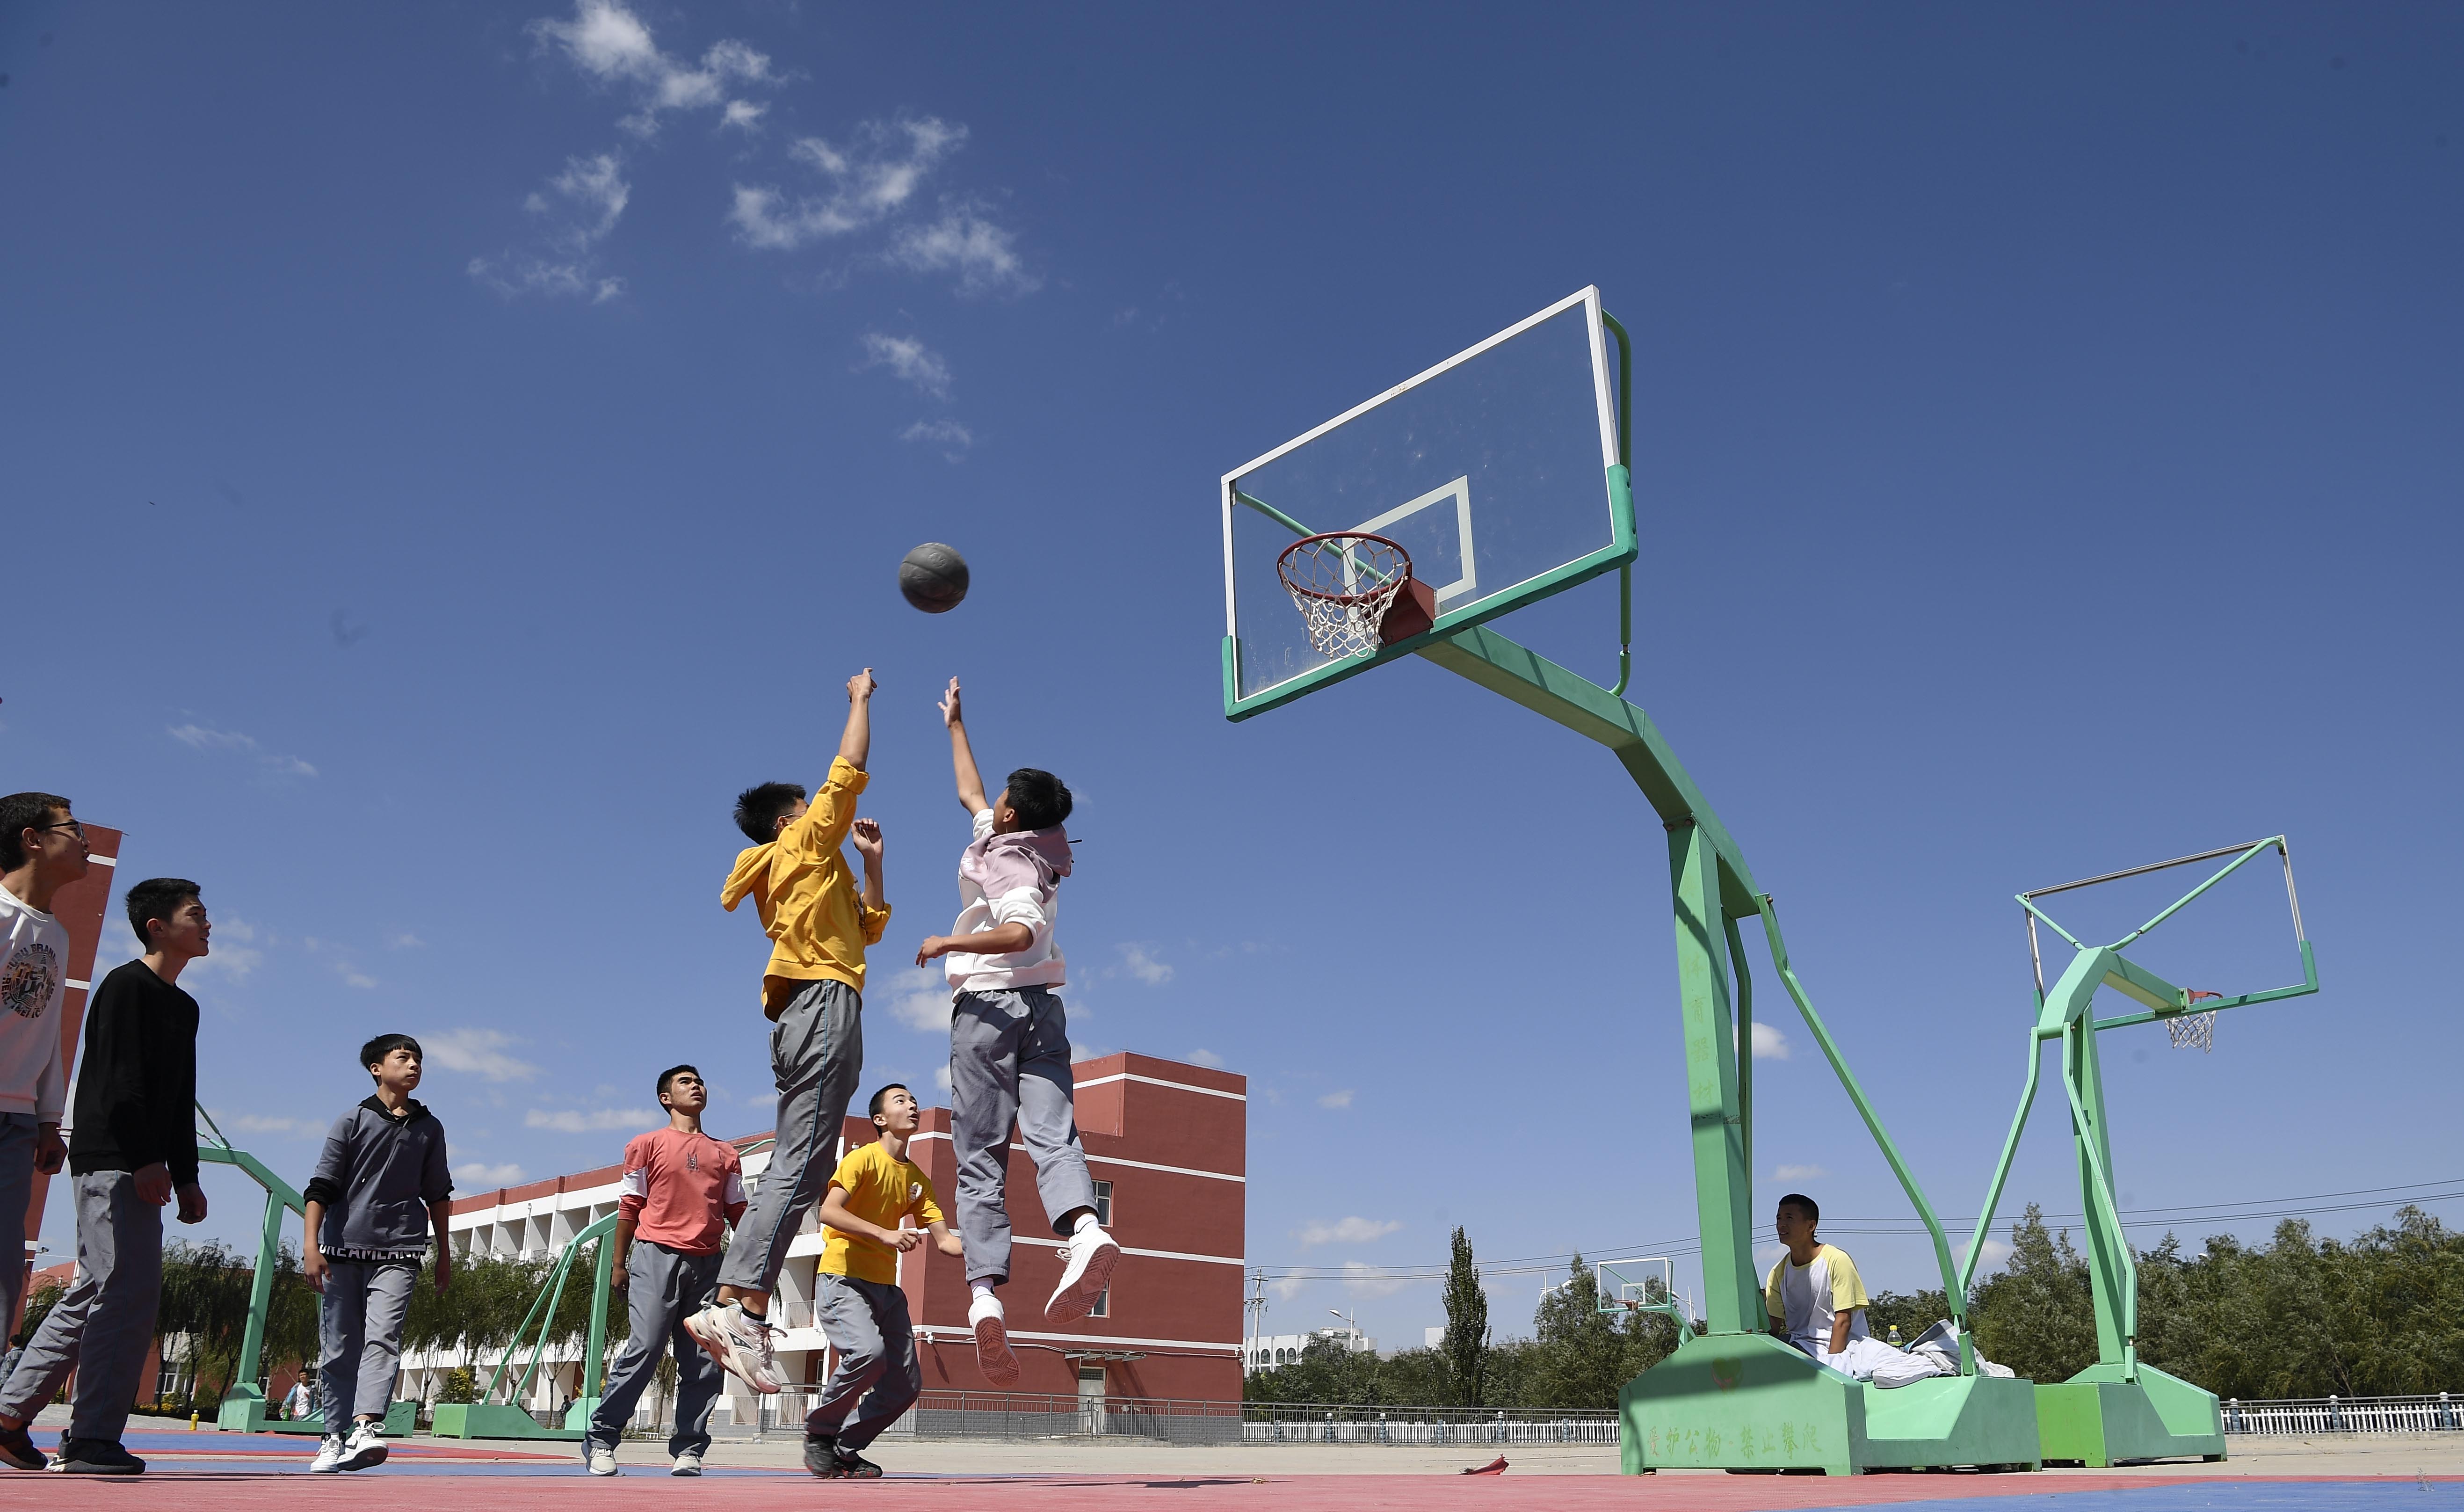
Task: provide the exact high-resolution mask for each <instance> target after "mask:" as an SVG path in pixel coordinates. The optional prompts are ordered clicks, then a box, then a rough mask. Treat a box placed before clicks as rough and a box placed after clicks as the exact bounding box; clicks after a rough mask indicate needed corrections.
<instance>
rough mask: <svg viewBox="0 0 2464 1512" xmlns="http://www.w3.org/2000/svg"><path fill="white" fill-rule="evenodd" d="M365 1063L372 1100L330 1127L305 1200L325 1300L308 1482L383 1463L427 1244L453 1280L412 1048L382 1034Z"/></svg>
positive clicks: (446, 1181) (444, 1175)
mask: <svg viewBox="0 0 2464 1512" xmlns="http://www.w3.org/2000/svg"><path fill="white" fill-rule="evenodd" d="M360 1063H361V1064H362V1065H364V1066H366V1067H367V1068H368V1075H369V1076H370V1077H373V1078H375V1079H376V1084H377V1090H376V1094H375V1095H374V1096H373V1097H370V1098H369V1099H368V1100H367V1101H364V1102H362V1103H361V1104H360V1105H359V1106H357V1107H355V1108H353V1109H351V1111H349V1112H348V1113H345V1114H343V1115H342V1116H341V1118H339V1119H336V1120H335V1121H334V1127H333V1130H332V1132H330V1133H328V1134H327V1135H326V1136H325V1151H324V1153H323V1154H322V1155H320V1156H319V1157H318V1160H317V1174H316V1175H314V1176H312V1177H310V1178H309V1181H308V1190H307V1191H306V1192H305V1193H304V1195H305V1196H306V1197H307V1199H308V1211H307V1214H306V1216H307V1219H308V1222H307V1229H308V1235H309V1243H308V1245H307V1254H306V1255H305V1256H302V1258H301V1261H300V1270H301V1271H302V1272H304V1273H305V1274H306V1276H307V1279H308V1284H309V1285H311V1286H314V1287H315V1288H317V1290H318V1291H319V1293H321V1294H323V1300H322V1303H321V1305H320V1306H319V1309H318V1313H319V1333H320V1336H321V1345H322V1348H321V1352H320V1355H319V1360H318V1364H317V1380H318V1384H319V1390H320V1395H321V1396H322V1397H323V1399H324V1404H323V1405H324V1411H325V1438H324V1442H323V1443H322V1444H320V1445H319V1446H318V1450H317V1458H316V1460H315V1462H314V1463H312V1464H311V1465H309V1467H308V1470H309V1473H310V1474H312V1475H332V1474H334V1473H335V1472H337V1471H342V1470H363V1469H365V1468H367V1467H368V1466H370V1465H376V1464H383V1463H384V1462H385V1435H384V1433H383V1431H382V1428H383V1424H384V1422H385V1409H386V1408H387V1407H388V1406H389V1405H391V1403H392V1399H393V1383H394V1377H395V1376H396V1375H397V1374H398V1373H399V1372H400V1368H401V1364H402V1322H403V1317H404V1315H405V1314H406V1313H407V1312H408V1311H409V1310H410V1288H411V1286H412V1284H413V1283H415V1282H416V1281H417V1280H418V1279H419V1262H420V1261H421V1260H422V1259H423V1258H425V1257H426V1256H427V1255H428V1245H429V1236H430V1235H431V1234H433V1235H434V1238H435V1241H436V1289H437V1290H438V1291H439V1292H442V1291H444V1290H445V1287H446V1284H447V1282H448V1281H450V1280H451V1279H452V1272H453V1256H452V1252H451V1250H450V1249H448V1248H447V1246H446V1242H445V1223H446V1219H447V1218H448V1217H449V1216H450V1215H451V1212H452V1211H453V1209H452V1198H453V1177H452V1175H451V1172H450V1171H449V1170H448V1168H447V1166H446V1155H445V1125H443V1124H442V1123H437V1122H436V1115H434V1114H432V1113H430V1112H429V1111H428V1108H427V1106H426V1105H425V1104H423V1103H420V1102H416V1101H412V1099H411V1096H410V1094H411V1089H412V1088H414V1087H416V1086H418V1085H419V1073H420V1050H419V1041H418V1040H416V1039H413V1038H411V1037H410V1036H409V1035H408V1034H379V1035H378V1036H377V1037H376V1038H374V1039H371V1040H369V1041H368V1042H367V1043H366V1044H364V1045H363V1046H361V1047H360Z"/></svg>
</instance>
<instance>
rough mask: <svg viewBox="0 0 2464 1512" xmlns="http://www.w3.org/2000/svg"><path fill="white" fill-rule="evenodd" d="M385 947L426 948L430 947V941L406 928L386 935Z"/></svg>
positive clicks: (395, 948) (389, 948) (403, 948)
mask: <svg viewBox="0 0 2464 1512" xmlns="http://www.w3.org/2000/svg"><path fill="white" fill-rule="evenodd" d="M385 948H386V949H388V950H424V949H426V948H428V942H427V941H425V940H422V939H421V938H419V936H417V935H415V934H412V933H411V932H410V931H409V930H407V929H405V930H401V931H399V932H397V933H394V934H389V935H387V936H385Z"/></svg>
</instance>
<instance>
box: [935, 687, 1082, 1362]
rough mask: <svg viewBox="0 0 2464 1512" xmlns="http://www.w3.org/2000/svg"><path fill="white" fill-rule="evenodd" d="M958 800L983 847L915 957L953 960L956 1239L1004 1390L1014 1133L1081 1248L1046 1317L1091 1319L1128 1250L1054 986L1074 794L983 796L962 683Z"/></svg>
mask: <svg viewBox="0 0 2464 1512" xmlns="http://www.w3.org/2000/svg"><path fill="white" fill-rule="evenodd" d="M941 723H943V724H945V725H947V726H948V727H949V731H950V762H951V766H952V767H953V768H954V769H955V771H956V773H957V783H958V802H959V803H960V804H961V805H962V806H964V807H965V809H966V811H967V812H968V813H970V814H972V815H973V816H974V818H975V837H974V838H973V840H971V841H970V842H969V843H968V846H967V848H966V850H965V851H964V852H962V853H960V855H959V856H958V901H959V910H958V922H957V923H956V924H955V925H953V926H952V928H953V929H954V931H955V932H954V933H952V934H947V935H935V936H933V937H932V938H931V939H929V940H926V941H925V942H924V944H923V945H922V946H921V947H920V948H919V949H917V950H916V952H915V964H916V965H917V966H922V965H924V964H925V963H926V962H928V961H931V960H933V959H935V957H939V956H947V957H949V967H948V970H949V979H950V986H951V987H952V988H954V989H956V996H955V997H954V998H953V999H952V1002H951V1007H950V1125H951V1138H952V1141H953V1143H954V1144H955V1145H956V1146H957V1148H956V1153H957V1162H958V1233H959V1235H960V1237H961V1238H962V1239H964V1241H965V1244H966V1256H967V1285H968V1288H969V1290H970V1291H971V1292H972V1294H973V1295H972V1296H971V1298H970V1299H969V1301H968V1303H967V1325H968V1326H969V1327H970V1328H972V1329H974V1330H975V1335H976V1363H977V1364H978V1365H979V1366H980V1367H982V1369H983V1372H984V1378H985V1379H986V1380H988V1381H990V1382H991V1383H992V1384H993V1385H994V1386H997V1387H1009V1386H1014V1385H1016V1384H1017V1382H1018V1375H1019V1369H1018V1356H1017V1355H1015V1354H1014V1353H1012V1352H1011V1350H1010V1346H1009V1327H1008V1323H1007V1321H1006V1320H1005V1318H1004V1317H1003V1315H1002V1312H1001V1298H1000V1297H999V1296H998V1295H997V1294H996V1293H995V1292H994V1290H993V1289H994V1288H995V1287H997V1286H1000V1285H1001V1283H1003V1282H1004V1281H1007V1280H1008V1279H1009V1234H1010V1230H1009V1208H1008V1201H1007V1191H1008V1180H1009V1131H1010V1123H1011V1121H1012V1120H1013V1119H1015V1120H1016V1121H1017V1123H1018V1129H1019V1132H1020V1134H1021V1135H1022V1136H1023V1138H1024V1140H1025V1143H1026V1148H1027V1153H1028V1154H1029V1155H1031V1156H1032V1157H1033V1158H1034V1160H1035V1187H1036V1191H1037V1194H1038V1195H1040V1196H1041V1197H1042V1198H1043V1199H1044V1211H1045V1212H1047V1213H1049V1214H1051V1215H1052V1229H1053V1232H1054V1233H1055V1234H1061V1235H1063V1236H1065V1237H1067V1239H1068V1241H1069V1248H1068V1260H1067V1265H1066V1266H1065V1267H1064V1269H1063V1271H1062V1276H1061V1284H1060V1286H1059V1287H1058V1288H1056V1289H1055V1290H1054V1291H1053V1293H1052V1298H1051V1300H1050V1301H1047V1302H1045V1306H1044V1310H1045V1316H1046V1317H1049V1318H1052V1319H1054V1320H1056V1321H1060V1322H1067V1321H1068V1320H1070V1319H1075V1318H1084V1317H1086V1316H1087V1314H1088V1313H1089V1312H1090V1311H1092V1310H1093V1309H1094V1306H1095V1301H1096V1299H1097V1298H1099V1297H1101V1296H1103V1294H1104V1289H1105V1287H1107V1286H1109V1285H1111V1279H1112V1267H1113V1265H1114V1264H1115V1263H1116V1262H1118V1260H1119V1259H1120V1257H1121V1247H1120V1246H1119V1245H1118V1244H1115V1243H1114V1242H1112V1237H1111V1234H1106V1233H1105V1232H1104V1231H1103V1229H1102V1228H1101V1227H1100V1226H1098V1225H1097V1223H1096V1222H1095V1184H1094V1182H1093V1180H1092V1179H1091V1178H1089V1176H1088V1174H1087V1153H1086V1151H1085V1150H1084V1149H1083V1148H1082V1147H1080V1145H1079V1143H1078V1120H1077V1116H1076V1111H1075V1108H1074V1105H1073V1103H1072V1101H1071V1099H1072V1093H1073V1084H1072V1081H1071V1079H1070V1073H1069V1025H1068V1021H1067V1018H1066V1017H1065V1016H1064V1014H1063V1012H1062V1007H1061V999H1060V998H1058V997H1056V996H1054V995H1053V991H1052V989H1054V988H1057V987H1060V986H1061V985H1062V984H1063V980H1064V978H1065V976H1066V974H1067V972H1066V968H1065V965H1064V963H1063V961H1062V958H1061V947H1060V946H1059V945H1056V944H1054V942H1053V938H1052V927H1053V920H1054V917H1055V916H1056V914H1057V913H1058V912H1059V908H1060V901H1061V899H1060V889H1061V878H1065V877H1067V876H1068V875H1069V838H1068V836H1067V834H1064V833H1063V832H1062V828H1061V825H1062V821H1064V820H1066V819H1067V818H1068V817H1069V810H1070V798H1069V789H1067V788H1066V787H1063V786H1062V783H1061V779H1060V778H1058V777H1055V776H1053V775H1052V774H1051V773H1050V772H1048V771H1038V770H1037V769H1035V768H1034V767H1020V768H1019V769H1018V770H1016V771H1014V772H1011V773H1010V774H1009V781H1008V783H1007V785H1006V786H1004V787H1003V788H1002V789H1001V795H1000V796H999V797H997V798H995V799H993V800H992V801H990V802H986V801H985V799H984V781H983V778H982V776H981V775H980V774H979V773H978V772H977V770H976V756H975V751H974V749H973V748H972V747H971V746H970V745H968V744H967V726H966V723H965V721H964V720H963V719H962V718H961V717H960V712H959V707H958V679H957V678H951V679H950V691H949V693H948V694H947V695H946V696H945V697H944V698H943V699H942V700H941Z"/></svg>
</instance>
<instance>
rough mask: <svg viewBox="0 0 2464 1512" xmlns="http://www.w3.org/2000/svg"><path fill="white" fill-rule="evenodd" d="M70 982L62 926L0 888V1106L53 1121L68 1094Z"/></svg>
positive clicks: (66, 936) (5, 1110) (0, 1109)
mask: <svg viewBox="0 0 2464 1512" xmlns="http://www.w3.org/2000/svg"><path fill="white" fill-rule="evenodd" d="M68 982H69V932H68V928H67V926H65V925H64V924H62V923H60V922H59V921H58V920H57V919H55V918H53V917H52V916H51V915H50V914H47V913H45V912H43V911H42V910H41V909H39V908H35V907H33V906H31V905H30V904H28V903H27V902H26V901H25V900H24V899H21V898H19V897H18V896H17V895H16V894H14V893H12V892H11V891H9V889H7V888H5V887H0V1113H27V1114H32V1115H33V1117H35V1118H36V1119H38V1120H40V1121H41V1122H43V1123H58V1122H59V1119H60V1112H61V1109H62V1108H63V1107H64V1106H65V1105H66V1103H67V1101H68V1098H67V1087H66V1082H65V1079H64V1078H62V1077H61V1076H60V1005H61V1003H62V1001H63V1000H64V999H65V998H66V997H67V995H68Z"/></svg>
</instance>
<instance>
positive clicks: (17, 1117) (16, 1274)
mask: <svg viewBox="0 0 2464 1512" xmlns="http://www.w3.org/2000/svg"><path fill="white" fill-rule="evenodd" d="M36 1127H37V1125H36V1123H34V1115H33V1114H32V1113H0V1271H5V1272H7V1273H8V1274H6V1275H0V1327H7V1326H9V1325H10V1324H11V1323H12V1322H13V1321H14V1320H15V1318H16V1316H17V1301H18V1298H17V1288H18V1287H20V1286H22V1285H24V1284H25V1280H26V1207H27V1205H28V1204H29V1203H31V1202H33V1200H34V1130H35V1128H36ZM8 1379H9V1378H8V1377H7V1376H5V1375H0V1384H5V1383H6V1382H7V1381H8Z"/></svg>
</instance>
